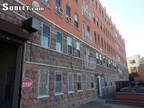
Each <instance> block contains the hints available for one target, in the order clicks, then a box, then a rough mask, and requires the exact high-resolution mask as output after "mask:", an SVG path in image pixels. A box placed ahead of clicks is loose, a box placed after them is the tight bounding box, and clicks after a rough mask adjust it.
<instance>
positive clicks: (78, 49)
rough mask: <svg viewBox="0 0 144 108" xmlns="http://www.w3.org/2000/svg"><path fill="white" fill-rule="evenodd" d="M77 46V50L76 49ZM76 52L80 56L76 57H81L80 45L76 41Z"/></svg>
mask: <svg viewBox="0 0 144 108" xmlns="http://www.w3.org/2000/svg"><path fill="white" fill-rule="evenodd" d="M78 46H79V48H78ZM78 51H79V52H80V56H78V55H77V54H76V56H77V57H81V43H80V42H78V41H77V42H76V53H78Z"/></svg>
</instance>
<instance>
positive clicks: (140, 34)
mask: <svg viewBox="0 0 144 108" xmlns="http://www.w3.org/2000/svg"><path fill="white" fill-rule="evenodd" d="M100 2H101V3H102V5H103V6H105V7H106V10H107V12H108V14H109V16H111V17H112V21H113V22H114V23H115V24H116V27H117V29H119V31H120V33H121V35H122V37H123V38H124V39H125V43H126V52H127V57H129V56H133V55H135V54H144V0H100Z"/></svg>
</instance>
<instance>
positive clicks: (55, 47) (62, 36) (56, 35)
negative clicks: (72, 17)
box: [55, 31, 63, 52]
mask: <svg viewBox="0 0 144 108" xmlns="http://www.w3.org/2000/svg"><path fill="white" fill-rule="evenodd" d="M58 32H59V33H61V35H62V44H61V47H62V48H61V51H59V50H57V33H58ZM55 45H56V46H55V49H56V51H58V52H63V32H61V31H56V43H55Z"/></svg>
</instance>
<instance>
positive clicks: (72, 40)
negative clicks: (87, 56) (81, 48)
mask: <svg viewBox="0 0 144 108" xmlns="http://www.w3.org/2000/svg"><path fill="white" fill-rule="evenodd" d="M68 38H69V39H71V45H70V44H69V42H68ZM68 46H71V47H72V53H71V54H69V53H68ZM67 54H68V55H72V54H73V38H72V37H70V36H68V37H67Z"/></svg>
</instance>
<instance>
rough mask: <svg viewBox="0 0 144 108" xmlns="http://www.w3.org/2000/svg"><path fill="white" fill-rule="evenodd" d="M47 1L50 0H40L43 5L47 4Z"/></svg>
mask: <svg viewBox="0 0 144 108" xmlns="http://www.w3.org/2000/svg"><path fill="white" fill-rule="evenodd" d="M49 1H50V0H42V3H44V4H45V5H48V4H49Z"/></svg>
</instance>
